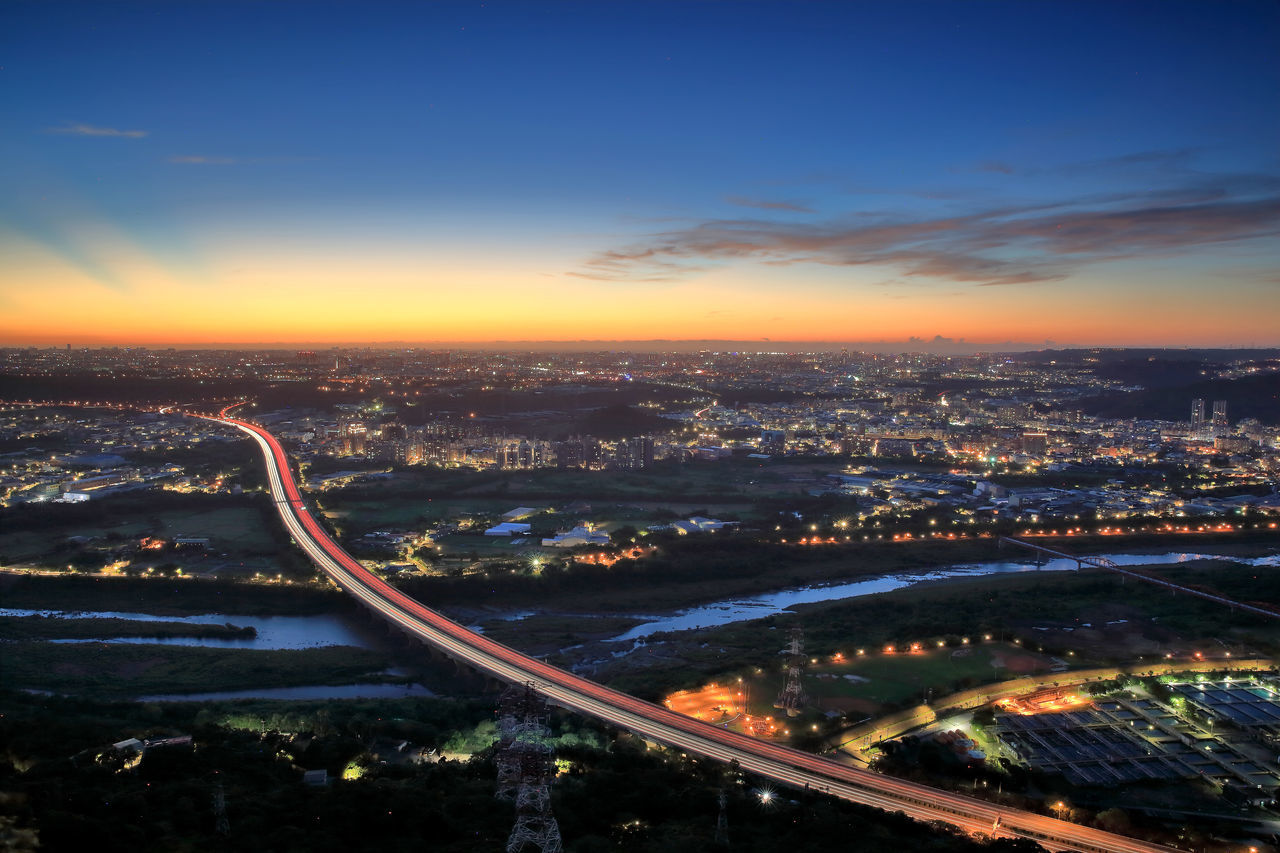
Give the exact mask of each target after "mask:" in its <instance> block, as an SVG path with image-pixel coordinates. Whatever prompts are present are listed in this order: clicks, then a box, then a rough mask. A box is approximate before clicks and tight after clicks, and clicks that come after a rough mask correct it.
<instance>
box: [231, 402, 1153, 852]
mask: <svg viewBox="0 0 1280 853" xmlns="http://www.w3.org/2000/svg"><path fill="white" fill-rule="evenodd" d="M209 419H210V420H217V421H219V422H221V423H224V424H227V425H230V426H234V427H236V428H238V429H240V430H242V431H243V432H245V433H247V434H248V435H249V436H251V437H252V438H253V439H254V440H255V441H257V443H258V446H259V447H260V448H261V450H262V455H263V458H264V460H265V462H266V467H267V475H268V480H269V483H270V488H271V494H272V496H273V498H274V499H275V502H276V506H277V508H278V510H279V513H280V518H281V520H282V521H283V522H284V525H285V527H286V528H288V530H289V532H290V533H291V534H292V536H293V539H294V541H295V542H296V543H297V544H298V545H299V547H301V548H302V549H303V550H304V551H305V552H306V553H307V555H308V556H309V557H310V558H311V560H312V561H314V562H315V564H316V566H317V567H319V569H320V570H321V571H323V572H324V573H325V574H326V575H328V577H329V578H330V579H332V580H333V582H334V583H336V584H337V585H338V586H339V587H340V588H341V589H342V590H343V591H345V592H346V593H348V594H350V595H353V596H355V597H356V598H357V599H359V600H360V601H361V602H362V603H363V604H364V605H365V606H367V607H369V608H370V609H372V610H373V611H375V612H376V613H377V614H379V615H380V616H381V617H383V618H384V619H386V620H387V621H389V622H391V623H393V624H394V625H396V626H398V627H399V628H401V629H402V630H404V631H406V632H408V633H409V634H411V635H413V636H415V637H417V638H419V639H421V640H422V641H423V642H425V643H427V644H429V645H431V646H433V647H435V648H437V649H439V650H441V651H443V652H444V653H445V654H448V655H450V656H451V657H454V658H456V659H457V660H460V661H464V662H465V663H467V664H469V665H470V666H472V667H474V668H475V669H477V670H480V671H482V672H485V673H488V674H489V675H492V676H494V677H495V678H498V679H501V680H502V681H507V682H512V683H531V684H532V685H533V686H534V689H536V690H537V691H538V692H539V693H541V694H543V695H544V696H546V697H547V698H548V699H549V700H551V701H553V702H555V703H557V704H560V705H563V706H564V707H566V708H571V709H573V710H575V711H579V712H581V713H583V714H587V715H589V716H592V717H595V718H597V719H600V720H604V721H605V722H608V723H610V724H612V725H615V726H618V727H619V728H622V729H626V730H628V731H631V732H634V733H636V734H639V735H642V736H644V737H646V738H650V739H652V740H655V741H658V742H661V743H665V744H667V745H669V746H673V747H678V748H679V749H682V750H684V751H685V752H688V753H690V754H696V755H700V756H704V757H706V758H710V759H714V760H716V761H722V762H730V761H736V762H737V763H738V765H739V766H740V767H741V768H742V769H743V770H746V771H748V772H751V773H754V774H756V775H759V776H763V777H766V778H769V779H772V780H775V781H777V782H780V783H782V784H785V785H791V786H794V787H796V788H809V789H813V790H817V791H822V792H825V793H829V794H830V795H832V796H835V797H840V798H842V799H845V800H849V801H851V802H855V803H861V804H863V805H868V806H874V807H876V808H880V809H884V810H886V811H891V812H892V811H900V812H904V813H905V814H907V815H909V816H910V817H913V818H916V819H918V820H923V821H944V822H946V823H949V824H952V825H954V826H957V827H959V828H960V829H962V830H964V831H966V832H968V833H971V834H974V835H978V834H985V835H990V836H997V837H998V836H1008V837H1025V838H1031V839H1034V840H1035V841H1037V842H1039V843H1040V844H1042V845H1043V846H1044V847H1046V848H1048V849H1049V850H1080V851H1106V853H1169V852H1170V851H1172V850H1173V848H1169V847H1165V846H1162V845H1158V844H1151V843H1148V842H1144V841H1138V840H1135V839H1131V838H1127V837H1125V836H1122V835H1115V834H1113V833H1109V832H1103V831H1102V830H1098V829H1094V828H1091V827H1086V826H1080V825H1077V824H1074V823H1069V822H1066V821H1061V820H1057V819H1055V818H1052V817H1047V816H1044V815H1038V814H1033V813H1031V812H1025V811H1020V810H1017V809H1010V808H1006V807H1003V806H998V805H995V804H992V803H989V802H985V801H983V800H977V799H973V798H971V797H965V796H961V795H958V794H953V793H951V792H948V791H943V790H939V789H936V788H931V787H928V786H926V785H921V784H918V783H914V782H907V781H904V780H901V779H896V778H894V777H891V776H884V775H881V774H878V773H873V772H870V771H867V770H862V769H859V768H856V767H850V766H846V765H843V764H838V763H836V762H835V761H832V760H830V759H827V758H823V757H822V756H818V755H814V754H812V753H807V752H801V751H799V750H795V749H790V748H788V747H784V746H780V745H778V744H774V743H769V742H767V741H762V740H757V739H755V738H751V737H747V736H745V735H740V734H737V733H735V732H730V731H727V730H725V729H721V728H718V727H716V726H713V725H710V724H708V723H704V722H702V721H700V720H695V719H693V718H691V717H686V716H683V715H681V714H677V713H675V712H674V711H671V710H668V709H667V708H663V707H660V706H658V705H654V704H652V703H649V702H645V701H643V700H641V699H637V698H635V697H633V696H628V695H627V694H625V693H620V692H618V691H616V690H611V689H609V688H608V687H604V686H602V685H600V684H596V683H595V682H592V681H588V680H587V679H584V678H580V677H578V676H576V675H574V674H572V673H570V672H566V671H565V670H562V669H559V668H557V667H554V666H551V665H550V664H547V663H544V662H542V661H540V660H537V659H536V658H532V657H529V656H528V655H525V654H523V653H522V652H519V651H516V650H515V649H512V648H510V647H508V646H504V645H502V644H501V643H497V642H494V641H493V640H490V639H488V638H486V637H485V636H484V635H482V634H478V633H476V632H474V631H470V630H468V629H466V628H464V627H463V626H462V625H459V624H458V623H456V622H454V621H452V620H451V619H448V618H446V617H445V616H444V615H442V614H440V613H437V612H436V611H434V610H432V609H431V608H429V607H426V606H424V605H422V604H420V603H419V602H417V601H415V600H413V599H412V598H410V597H409V596H407V595H405V594H404V593H402V592H400V591H399V590H397V589H395V588H394V587H392V586H391V585H390V584H388V583H386V582H385V581H383V580H382V579H381V578H379V577H377V576H376V575H374V574H373V573H372V572H370V571H369V570H368V569H366V568H364V567H363V566H361V565H360V563H359V562H357V561H356V560H355V559H354V558H352V557H351V556H350V555H349V554H347V553H346V552H345V551H344V550H343V549H342V547H341V546H339V545H338V544H337V543H336V542H335V541H334V540H333V539H332V538H331V537H330V536H329V535H328V533H326V532H325V530H324V529H323V528H322V527H321V526H320V524H319V523H318V522H317V521H316V519H315V518H314V517H313V516H312V514H311V512H310V511H309V510H308V509H307V507H306V505H305V502H304V500H303V498H302V495H301V494H300V493H299V491H298V487H297V484H296V482H295V481H294V478H293V474H292V472H291V471H290V468H289V461H288V458H287V456H286V455H285V452H284V449H283V448H282V447H281V446H280V443H279V442H278V441H277V440H276V439H275V437H274V436H272V435H271V433H269V432H268V431H267V430H266V429H264V428H262V427H260V426H258V425H257V424H254V423H251V422H248V421H243V420H236V419H233V418H229V417H218V418H209Z"/></svg>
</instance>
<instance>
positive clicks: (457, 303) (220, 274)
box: [0, 244, 1280, 349]
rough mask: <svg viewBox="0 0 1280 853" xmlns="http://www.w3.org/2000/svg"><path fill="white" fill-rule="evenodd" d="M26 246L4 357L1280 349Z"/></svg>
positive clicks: (799, 293) (992, 293)
mask: <svg viewBox="0 0 1280 853" xmlns="http://www.w3.org/2000/svg"><path fill="white" fill-rule="evenodd" d="M113 245H114V244H113ZM17 248H18V249H19V251H18V252H17V254H16V255H15V256H14V257H12V258H11V259H10V260H9V261H8V263H7V265H6V268H5V269H4V270H3V271H0V298H3V300H4V304H5V310H4V312H3V315H4V318H3V320H2V321H0V345H62V344H65V343H71V344H73V345H76V346H80V345H89V346H95V345H114V344H127V345H151V346H162V345H164V346H167V345H184V346H193V345H202V344H230V345H249V344H263V343H276V342H278V343H292V342H314V343H317V344H319V343H325V344H343V343H376V342H405V343H414V342H424V343H425V342H440V343H458V344H482V343H489V342H500V341H511V342H520V341H540V342H541V341H564V342H577V341H637V342H639V341H654V342H662V341H700V340H708V341H735V342H743V343H748V342H756V343H757V345H758V347H759V348H761V349H767V348H768V345H769V343H770V342H774V341H780V342H787V343H794V344H803V343H833V344H838V343H842V342H848V343H853V344H857V343H859V342H862V343H875V342H883V343H885V344H888V345H891V346H892V347H893V348H901V349H912V348H919V349H925V348H928V346H929V345H930V344H932V343H934V340H933V339H934V336H935V335H944V336H946V337H947V338H951V339H955V340H961V339H963V341H964V342H965V343H966V344H967V345H969V346H971V347H974V348H981V347H983V346H984V345H986V346H990V347H991V348H996V347H999V346H1001V345H1003V344H1006V343H1009V342H1012V343H1016V344H1026V345H1031V346H1033V347H1039V346H1044V345H1047V344H1049V342H1056V344H1057V345H1068V344H1075V345H1152V346H1158V345H1179V346H1183V345H1186V346H1195V345H1213V344H1219V345H1220V344H1223V343H1225V342H1229V341H1236V342H1238V341H1241V340H1252V341H1256V342H1257V343H1258V345H1267V344H1268V343H1270V344H1272V345H1274V344H1280V340H1276V331H1275V330H1274V329H1273V328H1271V325H1272V324H1270V323H1269V322H1268V321H1269V320H1270V318H1272V317H1274V316H1275V314H1274V313H1273V312H1268V311H1267V310H1263V306H1259V305H1256V304H1255V305H1253V306H1248V307H1247V309H1242V307H1241V306H1240V305H1239V304H1234V303H1231V302H1230V301H1229V300H1223V304H1222V305H1221V306H1218V305H1215V304H1209V305H1206V304H1204V301H1203V300H1199V301H1197V302H1194V303H1192V302H1186V303H1180V302H1170V301H1168V300H1166V301H1165V302H1162V303H1159V305H1158V306H1155V305H1153V304H1152V302H1151V301H1150V299H1149V294H1148V293H1146V292H1145V291H1144V290H1143V289H1142V288H1135V289H1132V290H1120V291H1117V292H1116V293H1114V294H1113V296H1112V299H1111V302H1110V304H1109V305H1108V307H1107V310H1105V311H1103V310H1099V305H1098V303H1096V302H1094V301H1092V300H1090V299H1086V298H1077V297H1078V296H1079V294H1078V293H1076V292H1075V291H1073V290H1072V289H1071V288H1063V289H1062V290H1059V291H1054V290H1051V289H1049V288H1012V287H1004V288H967V289H956V288H955V287H954V286H945V287H944V286H939V287H938V288H937V290H938V291H939V292H941V291H946V293H945V294H941V293H934V292H933V291H931V290H923V291H921V292H920V293H919V294H913V297H912V298H911V299H902V298H900V294H898V293H896V292H894V291H893V289H891V288H885V287H879V286H876V283H875V281H874V280H873V279H870V278H868V279H854V280H851V281H850V282H848V284H847V286H843V287H841V288H839V289H833V287H832V285H831V283H830V282H829V281H825V280H820V279H819V280H815V279H812V278H810V277H809V275H808V273H807V272H806V270H805V269H803V268H800V267H791V268H787V269H784V270H766V271H764V272H761V271H759V270H756V269H753V268H744V269H722V270H717V271H713V272H709V273H706V274H703V275H700V276H697V277H692V278H690V279H688V280H685V281H679V282H660V283H638V282H601V281H593V280H588V279H582V278H577V277H572V276H568V275H565V274H563V273H561V272H547V271H546V270H544V269H532V270H531V269H530V268H528V267H527V266H524V265H523V264H521V263H519V262H516V261H514V260H510V259H507V260H503V261H501V262H500V263H499V262H494V263H491V264H490V263H486V264H484V265H481V264H480V263H478V261H477V259H476V258H475V257H474V256H466V255H451V256H449V257H445V258H440V257H431V258H424V257H421V256H417V255H414V254H413V253H410V252H403V253H400V254H396V253H390V252H385V253H381V254H373V253H372V251H371V254H370V257H376V260H375V261H366V260H364V259H363V258H362V257H360V256H359V253H358V252H354V251H353V252H352V253H351V255H343V254H341V253H333V254H328V255H322V256H320V257H318V258H315V257H311V256H310V255H308V256H306V257H284V256H280V255H270V254H255V253H249V254H245V253H244V252H243V251H241V252H239V253H237V252H234V251H228V252H227V253H225V255H221V256H219V257H220V258H221V260H220V262H218V263H207V264H205V265H204V266H203V267H202V268H201V270H200V272H199V273H198V274H196V273H188V272H186V271H183V270H176V269H174V268H173V267H172V266H168V267H166V266H165V265H163V264H161V263H159V262H157V261H156V260H155V259H153V258H150V257H148V256H147V255H146V254H144V253H142V252H140V251H137V250H136V249H128V250H126V249H118V250H116V251H113V252H110V253H106V252H104V253H103V256H104V257H109V258H110V261H111V269H112V271H113V274H114V279H115V281H114V283H113V284H110V285H108V284H104V283H102V282H100V281H99V280H97V279H95V278H94V277H93V276H91V275H90V274H88V273H87V272H85V271H83V270H81V269H79V268H77V267H75V266H74V265H73V264H71V263H70V262H68V261H65V260H63V259H62V258H60V257H58V256H56V255H53V254H52V253H49V252H47V251H44V250H43V249H40V248H38V247H34V246H29V245H19V246H18V247H17ZM554 266H555V265H554V264H553V267H554ZM1090 289H1092V287H1091V286H1090V287H1086V288H1085V290H1090ZM1066 297H1070V298H1066ZM1277 307H1278V308H1280V306H1277ZM1136 318H1140V319H1141V320H1142V322H1143V323H1144V325H1142V326H1135V323H1136V322H1137V319H1136ZM1182 330H1186V332H1185V334H1184V333H1183V332H1182ZM939 343H946V341H939Z"/></svg>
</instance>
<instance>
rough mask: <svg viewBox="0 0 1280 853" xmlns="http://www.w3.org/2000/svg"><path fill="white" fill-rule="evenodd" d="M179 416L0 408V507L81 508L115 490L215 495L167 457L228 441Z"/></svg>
mask: <svg viewBox="0 0 1280 853" xmlns="http://www.w3.org/2000/svg"><path fill="white" fill-rule="evenodd" d="M234 440H235V437H234V436H231V435H228V434H227V433H226V431H225V430H223V429H220V428H218V427H215V426H213V425H210V424H207V423H205V422H202V421H198V420H196V419H193V418H186V417H182V416H180V415H164V414H158V413H155V412H127V411H121V412H117V411H111V410H107V409H85V410H79V409H75V408H58V409H48V408H31V407H19V406H0V442H2V443H3V444H4V445H5V446H7V447H11V448H13V449H10V450H6V451H4V452H0V506H13V505H16V504H22V503H32V502H34V503H40V502H46V501H61V502H65V503H72V502H82V501H87V500H90V499H93V498H95V497H103V496H106V495H110V494H116V493H119V492H122V491H130V490H136V489H147V488H165V489H174V490H178V491H211V492H217V491H222V490H224V489H225V488H230V487H229V486H226V485H225V484H224V483H223V482H222V477H221V476H220V475H219V474H218V473H216V472H212V473H191V472H188V471H187V470H186V469H185V468H184V466H183V465H181V464H178V463H176V462H174V461H172V457H173V455H174V454H175V453H177V452H180V451H187V450H191V449H193V448H197V447H200V446H202V445H203V446H205V447H209V446H215V445H218V444H225V443H227V442H231V441H234Z"/></svg>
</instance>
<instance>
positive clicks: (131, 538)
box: [0, 492, 284, 565]
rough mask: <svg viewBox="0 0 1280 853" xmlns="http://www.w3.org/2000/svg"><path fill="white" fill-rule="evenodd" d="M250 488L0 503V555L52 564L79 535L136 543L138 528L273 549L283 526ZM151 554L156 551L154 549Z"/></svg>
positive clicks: (236, 548) (226, 548) (99, 543)
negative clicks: (238, 493) (246, 491)
mask: <svg viewBox="0 0 1280 853" xmlns="http://www.w3.org/2000/svg"><path fill="white" fill-rule="evenodd" d="M258 500H259V499H255V497H254V496H251V495H244V496H230V495H213V496H211V495H200V494H180V493H177V492H148V493H136V494H128V495H118V496H113V497H106V498H102V499H101V500H95V501H90V502H89V503H87V504H53V503H50V504H37V505H30V504H28V505H23V506H20V507H14V508H9V509H3V510H0V561H3V562H5V563H10V564H22V563H39V564H49V565H59V564H61V563H63V562H66V561H67V557H68V556H69V555H70V554H72V553H74V552H75V551H76V547H75V546H73V545H72V544H71V543H70V542H69V541H68V540H69V539H70V538H72V537H84V538H86V539H92V540H94V542H93V543H92V544H91V545H90V546H89V547H93V548H107V549H119V548H124V547H127V546H131V545H136V544H137V542H138V540H139V539H140V538H142V537H144V536H155V537H159V538H162V539H166V540H170V539H172V538H173V537H175V536H193V537H198V538H208V539H209V540H210V543H209V546H210V549H211V551H213V552H216V553H227V554H229V555H230V554H235V555H240V556H253V555H266V554H273V553H276V552H278V551H279V549H280V547H281V542H282V541H284V540H283V534H282V533H281V531H280V529H279V526H278V524H277V523H276V520H275V518H274V516H269V515H268V514H267V512H269V511H270V510H269V504H268V505H267V509H266V511H264V506H263V505H262V504H261V503H259V502H258ZM156 553H157V554H159V552H156Z"/></svg>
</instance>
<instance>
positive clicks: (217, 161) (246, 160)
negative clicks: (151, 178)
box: [169, 154, 317, 166]
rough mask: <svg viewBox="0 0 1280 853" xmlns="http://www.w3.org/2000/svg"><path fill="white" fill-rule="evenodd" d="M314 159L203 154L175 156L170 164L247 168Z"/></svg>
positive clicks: (312, 158) (311, 159) (307, 161)
mask: <svg viewBox="0 0 1280 853" xmlns="http://www.w3.org/2000/svg"><path fill="white" fill-rule="evenodd" d="M316 159H317V158H315V157H208V156H205V155H203V154H175V155H173V156H172V157H170V158H169V162H170V163H175V164H177V165H180V166H249V165H261V164H263V163H274V164H277V165H280V164H289V163H310V162H312V161H314V160H316Z"/></svg>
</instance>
